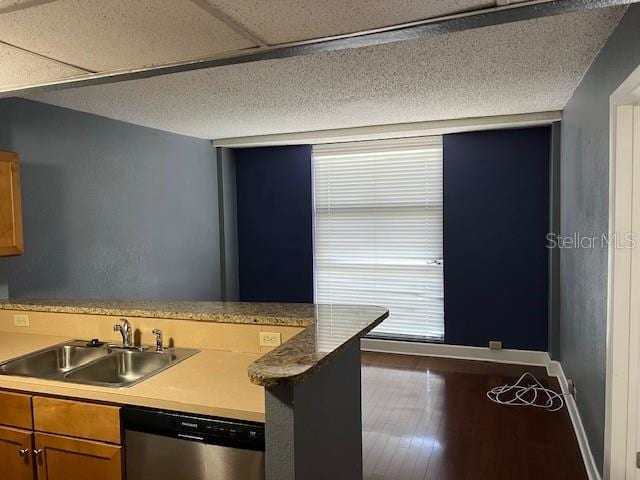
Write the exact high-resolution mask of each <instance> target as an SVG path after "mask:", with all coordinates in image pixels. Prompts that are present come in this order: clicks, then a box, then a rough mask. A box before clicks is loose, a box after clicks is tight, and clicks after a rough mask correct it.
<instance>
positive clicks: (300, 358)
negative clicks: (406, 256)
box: [0, 299, 389, 387]
mask: <svg viewBox="0 0 640 480" xmlns="http://www.w3.org/2000/svg"><path fill="white" fill-rule="evenodd" d="M0 309H3V310H21V311H37V312H54V313H78V314H94V315H114V316H123V317H155V318H169V319H176V320H196V321H209V322H220V323H241V324H253V325H255V324H260V325H280V326H295V327H306V328H305V329H304V330H303V331H302V332H301V333H299V334H298V335H296V336H295V337H293V338H291V339H290V340H288V341H286V342H285V343H283V344H282V345H280V346H279V347H277V348H276V349H274V350H272V351H271V352H269V353H267V354H266V355H264V356H262V357H260V358H256V359H255V361H254V362H252V363H251V364H250V365H248V373H249V378H250V379H251V381H252V382H253V383H254V384H256V385H260V386H264V387H271V386H275V385H278V384H282V383H287V382H299V381H303V380H304V379H305V378H307V377H308V376H309V375H312V374H313V372H314V371H315V370H316V369H318V368H321V366H322V365H323V364H324V363H326V362H327V361H329V360H330V359H331V358H332V357H333V356H334V355H335V354H336V353H337V352H339V351H340V350H341V349H342V348H343V347H344V346H345V345H346V344H347V343H349V342H350V341H352V340H354V339H356V338H360V337H362V336H364V335H366V334H367V333H368V332H369V331H371V330H372V329H373V328H375V327H376V326H377V325H379V324H380V323H381V322H382V321H383V320H384V319H385V318H387V317H388V316H389V311H388V310H387V309H386V308H382V307H374V306H354V305H313V304H292V303H246V302H244V303H243V302H167V301H120V300H49V299H39V300H25V299H19V300H16V299H9V300H3V301H0ZM170 370H173V368H172V369H170ZM205 371H206V367H205ZM207 374H209V372H207ZM143 383H146V382H143Z"/></svg>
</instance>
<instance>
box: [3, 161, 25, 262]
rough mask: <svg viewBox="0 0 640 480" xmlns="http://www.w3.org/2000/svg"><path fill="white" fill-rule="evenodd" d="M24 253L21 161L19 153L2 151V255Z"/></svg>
mask: <svg viewBox="0 0 640 480" xmlns="http://www.w3.org/2000/svg"><path fill="white" fill-rule="evenodd" d="M22 253H24V245H23V242H22V205H21V202H20V162H19V161H18V154H17V153H13V152H0V256H9V255H22Z"/></svg>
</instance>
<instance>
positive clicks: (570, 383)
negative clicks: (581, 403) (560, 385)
mask: <svg viewBox="0 0 640 480" xmlns="http://www.w3.org/2000/svg"><path fill="white" fill-rule="evenodd" d="M567 390H568V391H569V395H571V396H572V397H573V399H574V400H575V399H576V397H577V395H578V391H577V390H576V384H575V383H574V382H573V380H571V379H568V380H567Z"/></svg>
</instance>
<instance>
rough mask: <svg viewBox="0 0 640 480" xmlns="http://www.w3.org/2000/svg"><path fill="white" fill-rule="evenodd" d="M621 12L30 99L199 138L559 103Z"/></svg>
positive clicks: (508, 111) (542, 107) (563, 17)
mask: <svg viewBox="0 0 640 480" xmlns="http://www.w3.org/2000/svg"><path fill="white" fill-rule="evenodd" d="M624 11H625V10H624V8H609V9H601V10H592V11H588V12H584V13H577V14H571V15H561V16H556V17H547V18H542V19H538V20H534V21H529V22H517V23H511V24H504V25H500V26H496V27H487V28H481V29H477V30H468V31H465V32H460V33H455V34H450V35H440V36H435V37H430V38H426V39H422V40H416V41H410V42H398V43H394V44H389V45H384V46H377V47H367V48H360V49H353V50H343V51H336V52H331V53H323V54H319V55H309V56H304V57H292V58H287V59H279V60H272V61H263V62H256V63H249V64H242V65H233V66H227V67H219V68H213V69H206V70H198V71H192V72H184V73H179V74H172V75H165V76H161V77H155V78H149V79H145V80H135V81H127V82H121V83H114V84H110V85H101V86H92V87H83V88H76V89H71V90H61V91H56V92H50V93H42V94H38V95H34V96H32V97H31V98H33V99H35V100H40V101H44V102H47V103H52V104H55V105H60V106H63V107H68V108H73V109H76V110H82V111H86V112H91V113H95V114H98V115H103V116H106V117H110V118H115V119H118V120H124V121H128V122H131V123H136V124H139V125H145V126H148V127H154V128H159V129H161V130H167V131H172V132H176V133H182V134H186V135H191V136H196V137H201V138H225V137H238V136H249V135H263V134H270V133H286V132H300V131H309V130H324V129H331V128H345V127H357V126H365V125H384V124H390V123H404V122H418V121H429V120H447V119H455V118H465V117H482V116H489V115H507V114H517V113H530V112H540V111H547V110H560V109H562V108H564V106H565V105H566V102H567V101H568V99H569V98H570V97H571V95H572V93H573V91H574V90H575V88H576V86H577V85H578V83H579V82H580V80H581V79H582V77H583V75H584V73H585V72H586V70H587V69H588V68H589V65H590V64H591V62H592V61H593V59H594V58H595V55H596V54H597V52H598V51H599V50H600V48H601V46H602V45H603V43H604V42H605V40H606V39H607V37H608V36H609V34H610V33H611V31H612V30H613V28H614V27H615V25H616V24H617V23H618V21H619V20H620V18H621V16H622V14H623V13H624ZM558 45H562V48H558Z"/></svg>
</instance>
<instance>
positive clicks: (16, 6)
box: [0, 0, 58, 15]
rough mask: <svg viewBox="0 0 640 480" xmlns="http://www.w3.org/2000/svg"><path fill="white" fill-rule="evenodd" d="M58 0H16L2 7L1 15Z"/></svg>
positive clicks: (0, 9)
mask: <svg viewBox="0 0 640 480" xmlns="http://www.w3.org/2000/svg"><path fill="white" fill-rule="evenodd" d="M57 1H58V0H26V1H25V2H18V1H16V2H14V3H13V4H12V5H8V6H6V7H4V8H0V15H2V14H5V13H12V12H18V11H20V10H27V9H29V8H32V7H39V6H41V5H46V4H47V3H53V2H57Z"/></svg>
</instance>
